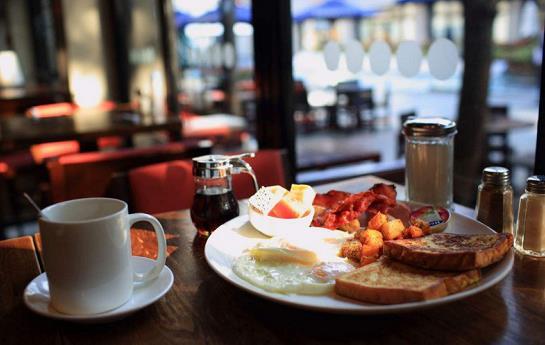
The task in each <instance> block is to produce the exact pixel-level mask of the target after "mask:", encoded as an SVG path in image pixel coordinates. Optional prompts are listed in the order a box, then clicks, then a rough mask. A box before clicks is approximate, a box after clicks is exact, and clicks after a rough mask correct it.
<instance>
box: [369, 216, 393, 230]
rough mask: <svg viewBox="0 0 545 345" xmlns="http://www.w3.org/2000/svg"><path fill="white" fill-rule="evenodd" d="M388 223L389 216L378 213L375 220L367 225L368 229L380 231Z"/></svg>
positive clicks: (371, 220)
mask: <svg viewBox="0 0 545 345" xmlns="http://www.w3.org/2000/svg"><path fill="white" fill-rule="evenodd" d="M387 222H388V216H386V215H385V214H384V213H381V212H378V213H377V214H375V216H374V217H373V218H371V219H370V220H369V223H367V228H368V229H380V227H381V226H382V225H384V224H385V223H387Z"/></svg>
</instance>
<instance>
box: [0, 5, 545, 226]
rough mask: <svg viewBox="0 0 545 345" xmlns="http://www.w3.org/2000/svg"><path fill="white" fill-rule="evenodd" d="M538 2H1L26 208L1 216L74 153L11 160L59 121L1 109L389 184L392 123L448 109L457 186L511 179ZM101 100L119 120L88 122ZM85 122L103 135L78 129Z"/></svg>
mask: <svg viewBox="0 0 545 345" xmlns="http://www.w3.org/2000/svg"><path fill="white" fill-rule="evenodd" d="M282 6H284V7H285V6H289V9H288V10H289V11H288V10H284V11H283V7H282ZM271 9H272V10H275V9H276V10H278V11H277V12H274V11H271ZM267 11H271V12H270V18H268V17H267V13H268V12H267ZM288 12H289V14H288ZM256 14H257V15H258V17H256V16H255V15H256ZM544 14H545V2H544V1H535V0H501V1H498V0H473V1H472V0H466V1H462V0H448V1H447V0H442V1H434V0H291V1H286V0H281V1H279V2H278V3H277V4H265V3H260V2H259V1H250V0H199V1H191V0H157V1H149V0H115V1H107V0H78V1H68V0H24V1H19V0H3V1H2V3H1V4H0V118H1V119H2V120H1V121H3V122H0V134H1V135H0V147H1V148H0V163H1V162H4V163H5V165H6V168H4V170H5V171H9V172H10V173H9V174H7V173H6V174H5V181H4V182H2V183H3V186H4V188H3V189H2V195H1V196H0V198H1V200H2V201H1V205H2V209H1V210H0V211H1V212H0V213H1V215H0V216H1V217H3V218H2V219H3V221H2V223H3V224H5V226H7V227H9V226H11V225H13V224H16V225H17V224H24V223H25V222H26V220H28V219H31V218H32V216H31V215H28V214H25V212H24V210H23V211H22V212H21V215H20V216H17V217H15V218H16V219H14V218H13V217H12V216H11V215H12V214H14V213H13V212H12V210H13V208H14V207H15V209H18V208H19V207H23V208H24V206H22V205H20V204H22V202H21V201H20V200H18V197H17V195H18V192H19V191H21V190H27V191H31V192H33V194H34V197H36V198H37V199H38V200H40V201H41V204H43V205H45V204H48V203H51V202H52V201H54V200H55V198H51V196H50V195H51V193H52V191H51V189H52V187H51V175H52V172H51V168H48V164H49V166H51V165H52V164H53V163H51V160H58V158H59V157H62V156H63V155H65V154H74V153H75V152H74V151H73V150H72V151H70V150H68V151H66V147H64V148H63V149H64V150H65V151H63V150H60V151H55V152H53V153H51V154H49V156H46V157H45V158H43V159H42V157H40V156H39V155H38V154H37V153H36V152H31V153H32V154H33V155H32V156H31V158H28V157H27V158H28V159H31V160H32V162H31V163H26V164H27V165H26V166H25V165H24V164H22V163H21V160H24V157H25V156H24V155H21V152H22V151H23V150H27V149H29V148H31V146H32V145H34V146H35V144H38V140H35V139H33V140H34V141H31V140H30V139H28V138H27V137H25V135H26V134H28V135H29V136H30V134H29V133H31V132H32V131H34V130H35V129H33V128H37V127H39V126H41V127H42V128H45V129H44V130H43V133H45V134H43V133H41V134H37V135H38V136H41V138H47V135H46V134H47V133H52V131H53V130H52V129H51V128H60V126H59V127H57V125H51V124H50V125H49V127H47V126H45V125H42V124H40V123H39V121H35V122H25V124H24V125H23V123H22V122H14V120H13V119H17V118H22V117H25V118H39V117H43V116H40V115H39V114H43V113H44V112H45V114H53V115H56V114H59V113H61V115H63V116H65V115H66V114H67V113H74V114H75V115H77V116H74V117H73V119H74V121H75V123H72V125H71V127H70V128H71V130H72V131H73V132H74V133H77V134H78V135H79V137H77V138H76V139H77V141H78V142H79V147H78V148H77V150H76V151H77V152H78V153H81V152H115V151H116V150H124V149H127V148H129V147H130V148H153V147H156V146H157V145H165V144H168V143H172V142H188V140H196V141H200V144H199V145H203V144H202V141H206V142H207V145H209V147H210V150H211V152H216V153H222V152H235V151H256V150H260V149H264V148H271V147H274V148H281V149H285V150H287V152H288V158H289V164H288V165H289V167H290V173H289V175H290V176H292V177H293V179H295V180H296V181H298V182H302V183H311V184H317V183H321V182H327V181H334V180H338V179H341V178H346V177H353V176H359V175H364V174H381V173H384V176H386V177H395V178H398V180H399V182H403V177H402V171H403V167H404V161H403V152H404V151H403V137H402V136H401V135H400V128H401V125H402V122H403V121H404V120H406V119H407V118H409V117H411V116H440V117H446V118H450V119H453V120H456V121H457V122H458V127H459V132H458V135H457V138H456V154H455V155H456V166H455V177H456V179H455V183H456V185H457V186H458V187H459V188H456V190H457V194H458V195H455V198H456V201H457V202H460V203H463V204H466V205H469V206H473V205H474V202H475V200H474V197H475V189H474V188H475V186H476V184H477V183H478V180H479V175H480V171H481V169H482V167H484V166H488V165H502V166H506V167H509V168H511V169H512V171H513V184H514V187H515V189H516V190H517V191H518V192H519V193H520V192H521V191H522V190H523V188H524V182H525V179H526V177H527V176H528V175H530V174H531V173H532V171H533V167H534V156H535V148H536V136H537V129H536V128H537V127H536V126H537V119H538V105H539V94H540V73H541V72H540V71H541V63H542V60H543V57H542V51H543V25H544ZM279 28H280V29H282V28H287V30H289V32H283V31H282V30H280V29H279ZM275 75H279V76H281V77H279V79H278V80H280V81H278V80H276V79H275V77H274V76H275ZM283 76H285V77H283ZM283 81H287V83H284V82H283ZM59 104H61V106H59ZM44 105H46V106H49V107H46V108H45V109H44V108H43V106H44ZM39 106H42V108H39ZM66 106H68V110H65V108H62V107H66ZM36 107H38V108H36ZM59 107H60V108H59ZM59 109H60V110H59ZM104 113H108V114H110V113H116V114H118V115H119V114H121V120H111V119H110V120H108V121H109V122H108V121H106V122H107V123H108V125H107V126H105V127H100V128H101V129H100V130H99V129H97V128H98V127H97V126H98V125H97V124H98V123H101V122H104V120H103V118H104V115H103V114H104ZM82 114H85V116H84V115H82ZM133 115H134V116H136V117H132V116H133ZM116 116H117V115H116ZM116 121H117V122H121V123H128V122H131V121H132V122H134V123H136V122H138V123H139V124H140V125H139V129H138V130H136V129H135V130H133V129H131V130H130V131H129V130H128V129H127V128H126V127H127V126H125V127H123V130H124V132H120V131H118V128H117V127H115V126H113V127H115V128H113V127H112V125H111V123H114V124H115V123H116ZM148 124H155V125H156V126H155V127H153V126H148ZM158 124H161V126H163V127H160V126H159V125H158ZM109 126H110V127H109ZM118 127H119V126H118ZM112 128H113V129H112ZM16 129H17V130H20V132H17V133H23V134H13V133H16ZM59 131H60V129H59ZM101 131H103V132H101ZM90 133H92V134H93V135H94V136H95V137H97V138H98V139H100V140H98V139H97V140H98V141H93V142H92V143H91V144H89V143H88V142H86V139H89V136H90V135H91V134H90ZM74 135H75V134H74ZM72 137H73V136H70V135H68V134H63V135H59V136H58V137H54V138H53V137H51V138H49V140H45V139H44V140H39V143H40V144H43V143H49V142H50V141H53V142H58V141H59V140H58V139H59V138H64V139H73V138H72ZM25 138H26V139H25ZM23 139H25V140H23ZM94 139H96V138H94V137H93V140H94ZM87 141H88V140H87ZM31 144H32V145H31ZM35 151H36V150H35ZM49 152H52V151H49ZM16 154H18V156H17V155H16ZM27 156H28V152H27ZM21 157H23V158H21ZM25 162H26V161H25ZM29 165H30V168H29ZM0 166H1V165H0ZM21 166H23V168H22V167H21ZM40 169H41V171H40ZM396 172H397V173H400V174H401V175H400V174H395V173H396ZM390 173H391V174H390ZM392 174H393V175H392ZM400 176H401V177H400ZM14 181H15V182H14ZM10 191H11V192H10ZM53 192H54V191H53ZM10 193H12V194H10ZM18 205H19V206H18ZM16 213H19V212H16ZM16 228H17V227H16ZM17 231H19V230H17Z"/></svg>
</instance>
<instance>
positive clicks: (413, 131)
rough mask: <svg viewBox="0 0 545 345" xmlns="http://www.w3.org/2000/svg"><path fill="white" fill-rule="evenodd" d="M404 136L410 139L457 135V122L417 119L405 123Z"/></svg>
mask: <svg viewBox="0 0 545 345" xmlns="http://www.w3.org/2000/svg"><path fill="white" fill-rule="evenodd" d="M403 134H405V135H406V136H409V137H444V136H447V135H454V134H456V122H454V121H451V120H449V119H443V118H440V117H416V118H413V119H410V120H407V121H405V123H404V124H403Z"/></svg>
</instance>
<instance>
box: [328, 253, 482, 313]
mask: <svg viewBox="0 0 545 345" xmlns="http://www.w3.org/2000/svg"><path fill="white" fill-rule="evenodd" d="M480 278H481V274H480V271H479V270H471V271H468V272H438V271H429V270H423V269H420V268H416V267H412V266H409V265H405V264H403V263H401V262H397V261H394V260H391V259H389V258H385V257H382V258H381V259H380V260H379V261H377V262H374V263H372V264H369V265H367V266H363V267H361V268H359V269H357V270H355V271H352V272H349V273H346V274H343V275H341V276H339V277H337V279H336V281H335V292H336V293H337V294H339V295H341V296H345V297H349V298H353V299H357V300H360V301H363V302H369V303H375V304H398V303H409V302H417V301H426V300H430V299H435V298H440V297H444V296H447V295H450V294H453V293H456V292H458V291H461V290H463V289H465V288H466V287H468V286H469V285H471V284H474V283H476V282H478V281H479V280H480Z"/></svg>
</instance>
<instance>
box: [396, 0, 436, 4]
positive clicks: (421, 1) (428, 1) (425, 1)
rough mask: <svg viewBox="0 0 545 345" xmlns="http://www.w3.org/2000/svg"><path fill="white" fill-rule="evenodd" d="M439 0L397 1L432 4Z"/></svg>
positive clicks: (401, 1)
mask: <svg viewBox="0 0 545 345" xmlns="http://www.w3.org/2000/svg"><path fill="white" fill-rule="evenodd" d="M436 1H437V0H398V1H397V3H398V4H408V3H413V4H430V3H432V2H436Z"/></svg>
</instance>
